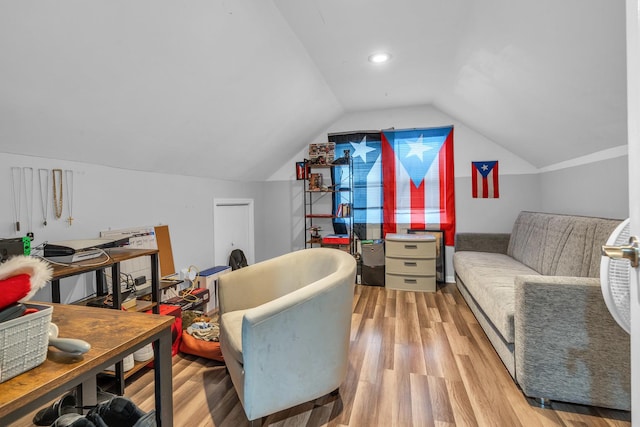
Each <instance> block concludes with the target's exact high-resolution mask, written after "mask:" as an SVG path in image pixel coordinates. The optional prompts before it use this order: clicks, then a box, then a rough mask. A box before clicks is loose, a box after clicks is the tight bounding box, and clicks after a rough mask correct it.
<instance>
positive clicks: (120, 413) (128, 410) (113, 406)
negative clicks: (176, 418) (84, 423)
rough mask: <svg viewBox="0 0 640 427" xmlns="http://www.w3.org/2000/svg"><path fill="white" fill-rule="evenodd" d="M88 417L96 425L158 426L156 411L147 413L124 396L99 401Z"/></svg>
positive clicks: (97, 426)
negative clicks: (102, 401)
mask: <svg viewBox="0 0 640 427" xmlns="http://www.w3.org/2000/svg"><path fill="white" fill-rule="evenodd" d="M87 418H88V419H89V420H91V421H92V422H93V423H94V424H95V425H96V427H156V416H155V411H151V412H148V413H145V412H143V411H142V410H141V409H140V408H138V407H137V406H136V405H135V404H134V403H133V402H132V401H131V400H129V399H127V398H126V397H122V396H115V397H114V398H112V399H111V400H109V401H108V402H104V403H99V404H98V405H97V406H96V407H95V408H94V409H92V410H91V411H89V413H88V414H87Z"/></svg>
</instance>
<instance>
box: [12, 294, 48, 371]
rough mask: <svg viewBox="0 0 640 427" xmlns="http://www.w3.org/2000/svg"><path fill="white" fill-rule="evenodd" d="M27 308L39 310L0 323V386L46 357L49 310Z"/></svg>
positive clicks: (35, 306) (32, 306)
mask: <svg viewBox="0 0 640 427" xmlns="http://www.w3.org/2000/svg"><path fill="white" fill-rule="evenodd" d="M27 307H28V308H36V309H38V310H39V311H38V312H37V313H30V314H27V315H24V316H22V317H18V318H17V319H13V320H9V321H7V322H2V323H0V383H2V382H4V381H7V380H8V379H10V378H13V377H15V376H16V375H20V374H21V373H23V372H26V371H28V370H29V369H31V368H35V367H36V366H38V365H40V364H41V363H42V362H44V361H45V359H46V358H47V348H48V346H49V324H50V323H51V313H52V312H53V307H51V306H46V305H35V304H27Z"/></svg>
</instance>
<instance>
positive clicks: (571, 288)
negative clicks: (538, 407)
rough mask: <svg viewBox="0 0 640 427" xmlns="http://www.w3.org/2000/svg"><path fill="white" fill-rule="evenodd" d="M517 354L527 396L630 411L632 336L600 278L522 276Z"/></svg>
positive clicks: (517, 296)
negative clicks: (616, 315)
mask: <svg viewBox="0 0 640 427" xmlns="http://www.w3.org/2000/svg"><path fill="white" fill-rule="evenodd" d="M515 355H516V380H517V381H518V383H519V384H520V386H521V387H522V390H523V392H524V393H525V394H526V395H527V396H530V397H538V398H547V399H551V400H562V401H570V402H575V403H583V404H587V405H593V406H605V407H609V408H616V409H623V410H629V409H630V402H631V399H630V393H631V390H630V339H629V335H628V334H627V333H626V332H624V331H623V330H622V328H620V327H619V326H618V324H617V323H616V322H615V321H614V319H613V318H612V317H611V315H610V313H609V311H608V309H607V307H606V304H605V302H604V299H603V297H602V293H601V290H600V281H599V279H598V278H583V277H560V276H528V275H527V276H517V277H516V279H515Z"/></svg>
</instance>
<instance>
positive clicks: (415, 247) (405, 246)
mask: <svg viewBox="0 0 640 427" xmlns="http://www.w3.org/2000/svg"><path fill="white" fill-rule="evenodd" d="M404 248H405V249H418V245H404Z"/></svg>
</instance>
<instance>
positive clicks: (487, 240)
mask: <svg viewBox="0 0 640 427" xmlns="http://www.w3.org/2000/svg"><path fill="white" fill-rule="evenodd" d="M510 237H511V234H510V233H456V241H455V251H456V252H458V251H474V252H492V253H499V254H506V253H507V248H508V247H509V238H510Z"/></svg>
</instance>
